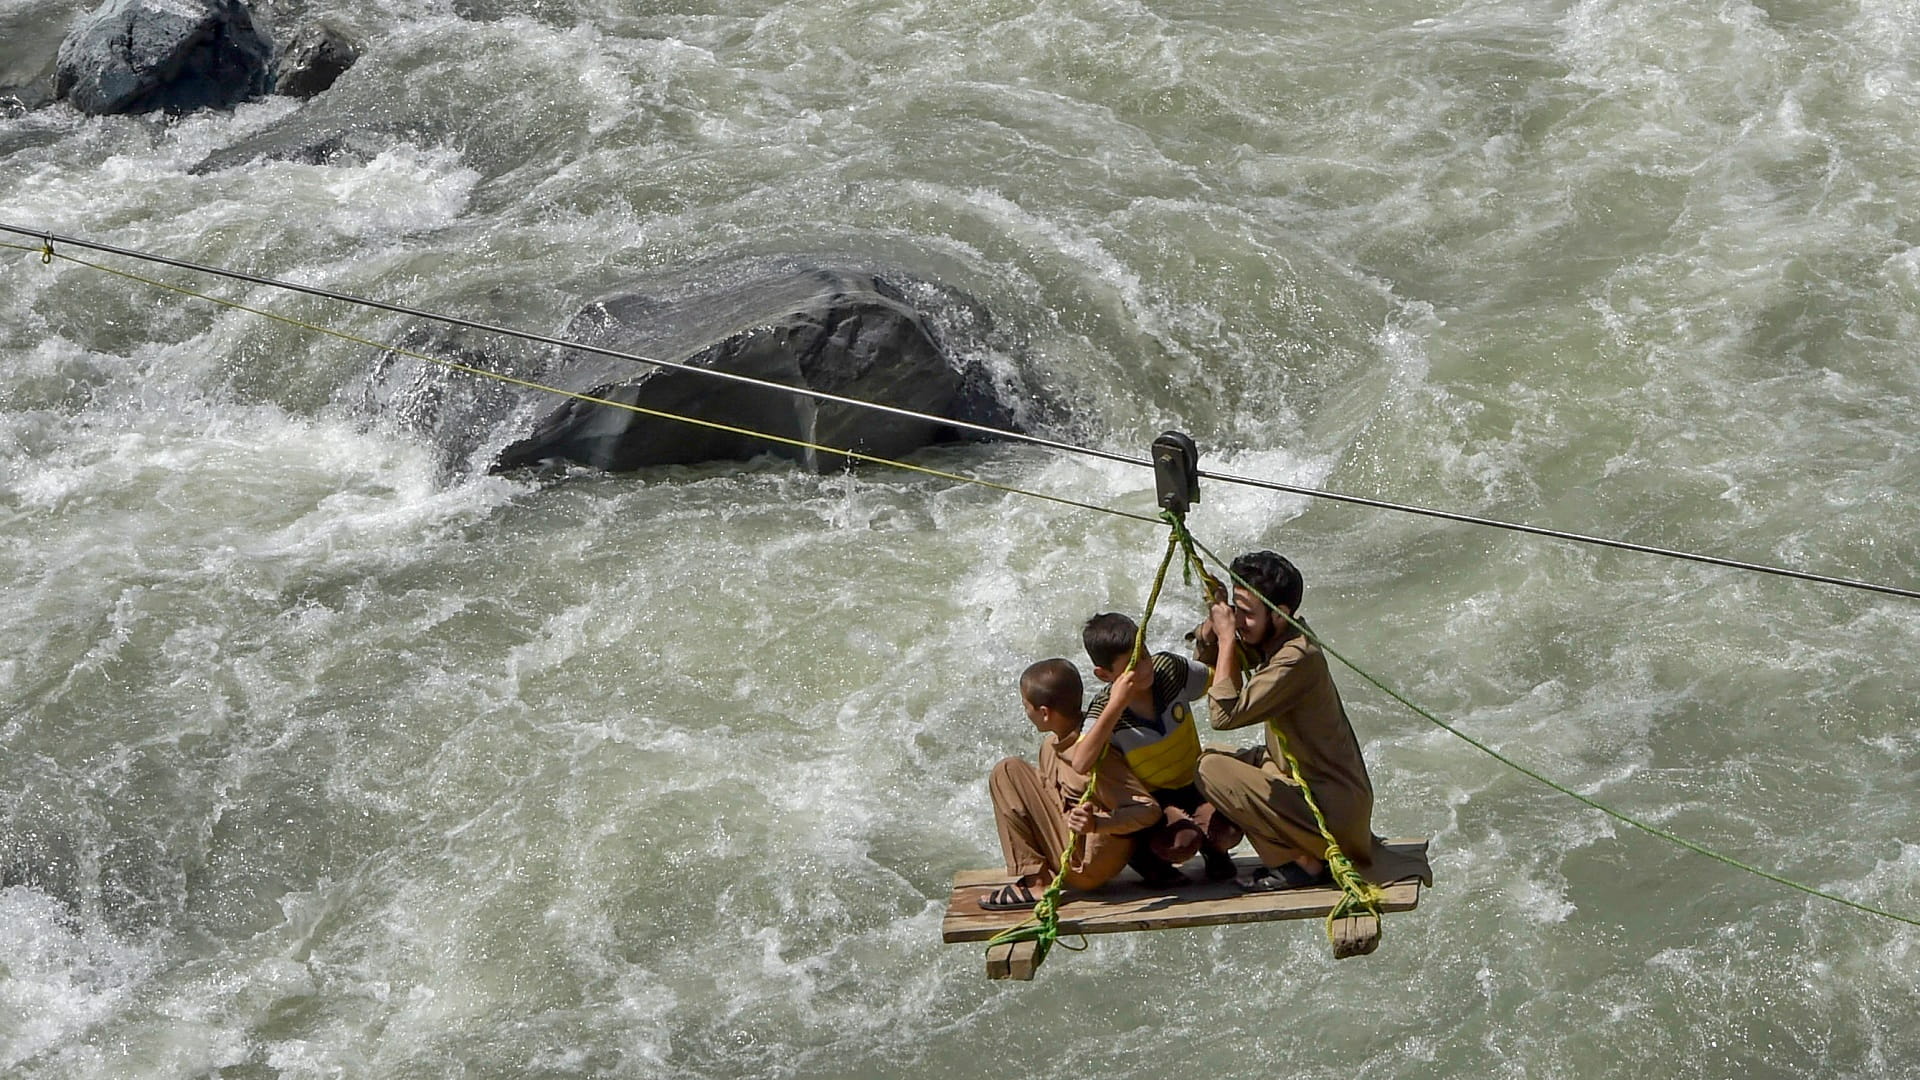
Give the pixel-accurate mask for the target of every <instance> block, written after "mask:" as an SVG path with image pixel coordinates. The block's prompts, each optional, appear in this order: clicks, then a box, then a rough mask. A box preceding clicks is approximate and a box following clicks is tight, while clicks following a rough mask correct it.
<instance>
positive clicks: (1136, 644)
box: [987, 513, 1183, 970]
mask: <svg viewBox="0 0 1920 1080" xmlns="http://www.w3.org/2000/svg"><path fill="white" fill-rule="evenodd" d="M1161 517H1162V518H1164V519H1166V520H1168V521H1171V522H1173V523H1174V528H1173V531H1172V532H1170V533H1168V534H1167V553H1166V554H1165V555H1163V556H1161V558H1160V569H1159V571H1158V572H1156V573H1155V574H1154V575H1153V588H1152V589H1151V590H1150V591H1148V593H1147V606H1146V610H1145V611H1143V612H1142V613H1141V615H1140V625H1139V626H1137V627H1135V628H1134V634H1133V652H1132V654H1131V655H1130V656H1129V657H1128V658H1127V670H1128V671H1132V670H1133V668H1134V666H1135V665H1136V664H1138V663H1139V662H1140V661H1141V659H1142V658H1143V657H1144V656H1145V655H1146V649H1147V624H1148V623H1149V622H1151V621H1153V609H1154V606H1155V605H1156V604H1158V603H1159V602H1160V590H1161V587H1162V586H1164V585H1165V584H1166V582H1167V568H1168V567H1170V566H1172V565H1173V555H1174V551H1175V550H1176V548H1177V545H1178V543H1179V537H1180V533H1181V532H1182V531H1183V530H1182V529H1181V528H1180V525H1179V519H1178V517H1177V516H1176V515H1174V514H1172V513H1166V514H1162V515H1161ZM1110 749H1112V744H1111V743H1109V744H1108V745H1107V746H1105V747H1102V748H1101V750H1100V756H1099V757H1097V758H1095V759H1094V762H1093V769H1092V770H1091V771H1089V772H1088V773H1087V786H1086V790H1084V791H1082V792H1081V793H1080V798H1079V800H1078V801H1077V802H1075V803H1074V805H1075V806H1085V805H1086V804H1087V803H1088V802H1089V801H1090V800H1091V799H1092V798H1093V789H1094V786H1095V785H1096V784H1097V783H1098V782H1099V779H1100V765H1101V763H1102V762H1104V761H1106V759H1107V751H1108V750H1110ZM1079 845H1080V834H1079V833H1077V832H1071V831H1070V832H1068V833H1067V847H1066V850H1065V851H1064V852H1062V853H1061V855H1060V869H1059V870H1058V871H1057V872H1056V873H1055V874H1054V875H1053V882H1052V883H1051V884H1049V885H1048V886H1047V890H1046V892H1044V893H1042V894H1040V899H1039V900H1038V901H1037V902H1035V903H1034V905H1033V914H1032V915H1030V916H1028V917H1027V919H1026V920H1025V921H1024V922H1022V923H1020V924H1019V925H1018V926H1014V927H1011V928H1010V929H1007V930H1003V931H1001V932H1000V933H998V934H995V935H994V936H993V938H992V939H991V940H989V941H988V942H987V951H988V952H992V951H993V949H994V947H995V946H997V945H1006V944H1010V943H1012V942H1016V941H1031V942H1033V943H1034V951H1033V966H1034V969H1035V970H1038V969H1039V967H1040V965H1041V964H1044V963H1046V962H1047V953H1048V952H1050V951H1051V950H1052V949H1053V945H1054V942H1056V941H1058V940H1059V938H1060V897H1061V894H1062V893H1064V892H1065V891H1066V882H1067V867H1068V866H1069V865H1071V864H1072V862H1073V854H1074V852H1075V851H1076V850H1077V849H1078V848H1079ZM1067 947H1068V946H1066V945H1062V946H1061V948H1067ZM1076 951H1077V950H1076Z"/></svg>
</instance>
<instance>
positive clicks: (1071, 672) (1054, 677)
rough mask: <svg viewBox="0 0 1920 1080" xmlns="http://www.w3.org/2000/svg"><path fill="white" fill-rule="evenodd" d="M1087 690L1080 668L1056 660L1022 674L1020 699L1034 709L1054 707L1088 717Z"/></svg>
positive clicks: (1073, 714)
mask: <svg viewBox="0 0 1920 1080" xmlns="http://www.w3.org/2000/svg"><path fill="white" fill-rule="evenodd" d="M1085 694H1086V688H1085V687H1084V686H1083V685H1082V684H1081V682H1080V669H1079V668H1077V667H1074V666H1073V664H1072V662H1071V661H1068V660H1063V659H1060V658H1059V657H1055V658H1054V659H1052V660H1042V661H1040V662H1039V663H1037V664H1032V665H1029V666H1028V668H1027V670H1025V671H1023V672H1021V673H1020V696H1021V697H1022V698H1024V699H1026V702H1027V704H1029V705H1032V706H1033V707H1034V708H1036V709H1038V708H1052V709H1056V710H1058V711H1060V712H1063V713H1066V714H1068V715H1070V716H1085V715H1086V712H1085Z"/></svg>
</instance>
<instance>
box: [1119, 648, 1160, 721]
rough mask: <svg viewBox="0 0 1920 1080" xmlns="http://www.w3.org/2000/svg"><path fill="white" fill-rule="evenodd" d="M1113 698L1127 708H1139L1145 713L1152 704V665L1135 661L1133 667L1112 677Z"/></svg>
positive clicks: (1148, 662) (1143, 661)
mask: <svg viewBox="0 0 1920 1080" xmlns="http://www.w3.org/2000/svg"><path fill="white" fill-rule="evenodd" d="M1111 692H1112V694H1113V696H1114V697H1116V698H1118V699H1120V700H1121V701H1122V702H1124V703H1126V706H1127V708H1129V709H1131V708H1133V707H1135V706H1136V705H1137V706H1140V707H1141V709H1142V711H1147V706H1150V705H1151V704H1152V703H1153V664H1152V662H1150V661H1146V660H1135V661H1134V665H1133V666H1132V667H1130V668H1128V669H1127V670H1125V671H1123V672H1121V673H1120V674H1119V675H1116V676H1114V680H1113V690H1112V691H1111Z"/></svg>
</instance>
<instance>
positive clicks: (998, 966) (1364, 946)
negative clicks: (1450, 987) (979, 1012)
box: [940, 839, 1433, 979]
mask: <svg viewBox="0 0 1920 1080" xmlns="http://www.w3.org/2000/svg"><path fill="white" fill-rule="evenodd" d="M1385 846H1386V847H1388V848H1390V849H1393V853H1394V854H1395V855H1397V856H1400V858H1401V860H1403V861H1402V862H1401V864H1400V865H1403V866H1404V865H1407V864H1409V863H1410V864H1411V865H1413V866H1415V867H1416V870H1415V872H1414V873H1411V874H1409V875H1408V876H1404V877H1401V878H1399V879H1397V880H1395V881H1392V882H1388V883H1384V884H1382V886H1381V888H1382V890H1383V891H1384V892H1385V893H1386V899H1385V901H1384V902H1382V903H1381V905H1380V910H1381V911H1382V912H1383V913H1386V912H1396V911H1412V910H1413V909H1414V908H1416V907H1418V906H1419V904H1420V890H1421V888H1422V886H1426V887H1431V886H1432V885H1433V869H1432V867H1431V866H1430V865H1429V864H1428V862H1427V841H1426V840H1423V839H1415V840H1388V841H1386V844H1385ZM1234 862H1235V864H1236V865H1237V866H1238V868H1239V870H1240V876H1241V877H1245V876H1246V875H1247V874H1249V873H1251V872H1252V871H1253V870H1254V869H1255V868H1257V867H1258V866H1259V865H1260V864H1259V860H1257V859H1255V858H1254V857H1253V856H1251V855H1240V856H1238V857H1236V858H1235V860H1234ZM1193 867H1194V871H1197V869H1198V862H1197V861H1196V862H1195V863H1194V864H1193ZM1011 880H1012V877H1011V876H1010V875H1009V874H1008V873H1007V872H1006V870H1005V869H1004V868H1000V867H995V868H993V869H989V870H962V871H960V872H959V873H957V874H955V875H954V876H953V893H952V895H951V896H950V897H949V899H948V901H947V914H946V918H945V919H944V920H943V921H942V922H941V924H940V940H942V941H944V942H947V943H948V944H954V943H959V942H969V941H987V940H989V939H991V938H992V937H993V936H994V935H996V934H998V933H1000V932H1001V931H1003V930H1007V929H1010V928H1012V927H1015V926H1018V925H1020V924H1021V923H1023V922H1025V921H1027V919H1028V917H1029V916H1031V915H1032V911H1031V909H1026V908H1023V909H1020V910H1018V911H987V910H985V909H983V908H981V906H980V899H981V898H982V897H984V896H985V895H986V894H987V893H989V892H991V891H993V890H994V889H996V888H998V887H1000V886H1002V885H1005V884H1007V883H1008V882H1010V881H1011ZM1339 900H1340V890H1339V889H1337V888H1333V887H1330V886H1329V887H1320V888H1305V889H1287V890H1284V891H1281V892H1262V893H1249V892H1242V891H1240V889H1239V887H1238V886H1237V885H1235V884H1234V882H1233V881H1232V880H1225V881H1203V880H1198V874H1197V872H1191V871H1190V879H1189V880H1188V881H1187V882H1186V883H1184V884H1176V885H1173V886H1171V887H1160V888H1153V887H1149V886H1148V885H1146V884H1145V883H1144V882H1142V881H1141V880H1140V879H1139V878H1138V877H1137V876H1136V875H1134V873H1133V872H1132V871H1131V870H1129V871H1126V872H1125V873H1123V874H1122V875H1121V877H1120V878H1119V879H1118V880H1116V881H1113V882H1109V883H1108V884H1107V885H1106V886H1105V887H1103V888H1101V889H1099V890H1098V891H1095V892H1091V893H1077V892H1071V891H1070V892H1068V893H1067V894H1066V895H1065V897H1063V898H1062V902H1061V904H1060V935H1061V936H1062V937H1067V936H1070V935H1075V934H1120V933H1130V932H1132V931H1136V930H1170V929H1176V928H1179V927H1189V926H1219V925H1222V924H1227V923H1254V922H1273V921H1276V920H1281V919H1323V918H1325V917H1326V916H1327V913H1328V912H1330V911H1332V910H1333V907H1334V905H1335V904H1336V903H1338V902H1339ZM1340 923H1341V925H1338V926H1336V927H1335V934H1334V937H1335V941H1334V951H1335V955H1336V956H1337V957H1338V956H1357V955H1362V954H1365V953H1369V952H1372V951H1373V947H1374V946H1375V945H1377V944H1378V943H1379V926H1378V925H1377V923H1375V921H1374V920H1373V917H1372V916H1370V915H1365V916H1356V917H1349V918H1343V919H1341V920H1340ZM1022 946H1024V948H1022ZM1032 954H1033V943H1032V942H1016V943H1013V944H1011V945H1000V946H996V947H995V948H994V950H993V954H992V955H990V956H988V958H987V976H988V978H999V979H1005V978H1013V979H1030V978H1032V977H1033V965H1032ZM1023 972H1024V973H1023Z"/></svg>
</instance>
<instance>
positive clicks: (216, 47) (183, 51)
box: [53, 0, 273, 116]
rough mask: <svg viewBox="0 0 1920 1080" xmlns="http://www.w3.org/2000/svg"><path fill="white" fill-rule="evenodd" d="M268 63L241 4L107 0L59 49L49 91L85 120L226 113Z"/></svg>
mask: <svg viewBox="0 0 1920 1080" xmlns="http://www.w3.org/2000/svg"><path fill="white" fill-rule="evenodd" d="M272 60H273V45H272V43H271V42H269V41H268V40H267V39H266V37H265V36H264V35H262V34H261V33H260V31H259V30H258V29H257V28H256V27H255V26H254V23H253V17H252V15H251V14H250V13H249V12H248V10H247V6H246V5H245V4H244V3H242V2H241V0H108V2H107V3H106V4H103V5H102V6H101V7H100V8H99V9H98V10H96V11H94V13H93V14H91V15H89V16H87V18H86V19H85V20H83V21H82V22H81V23H80V24H79V25H78V26H77V27H76V28H75V29H74V31H73V32H72V33H71V34H69V35H68V36H67V39H66V40H65V41H64V42H62V43H61V45H60V53H59V55H58V57H57V58H56V59H55V63H54V85H53V92H54V96H55V97H57V98H64V99H66V100H67V101H69V102H71V103H72V104H73V106H74V107H75V108H77V109H79V110H80V111H81V112H84V113H86V114H88V115H89V116H105V115H109V114H116V113H145V112H157V111H165V112H169V113H183V112H189V111H192V110H194V109H203V108H216V109H230V108H232V107H234V106H235V105H238V104H240V103H241V102H243V101H248V100H251V99H253V98H257V97H261V96H264V95H265V94H266V93H267V89H268V87H269V85H270V84H271V71H270V65H271V63H272Z"/></svg>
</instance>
